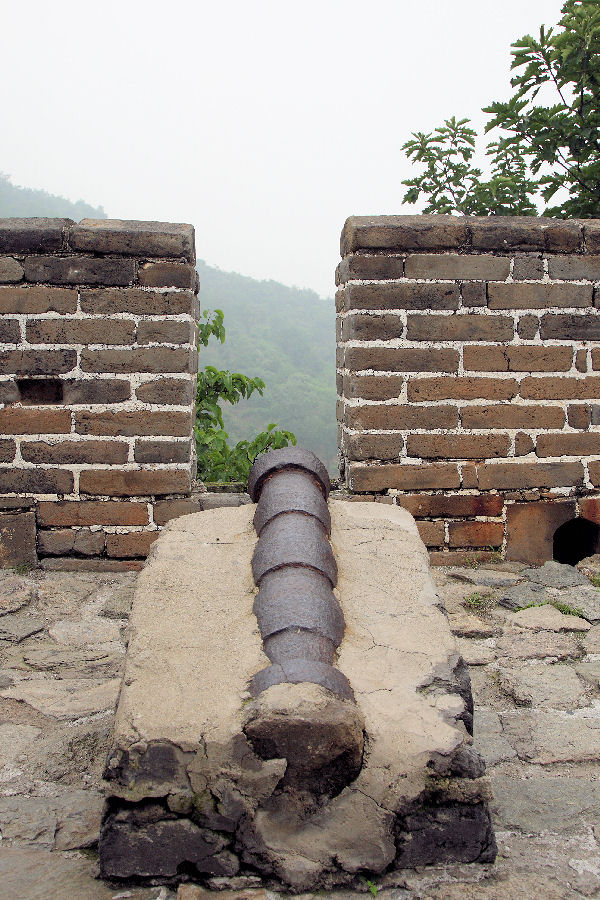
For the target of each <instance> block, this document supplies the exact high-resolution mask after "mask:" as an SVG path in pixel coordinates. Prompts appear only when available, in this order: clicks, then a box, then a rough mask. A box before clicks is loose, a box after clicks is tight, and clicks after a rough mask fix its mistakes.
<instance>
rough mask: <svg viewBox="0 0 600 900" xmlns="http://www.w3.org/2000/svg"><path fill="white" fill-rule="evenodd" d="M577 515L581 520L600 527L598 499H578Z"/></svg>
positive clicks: (599, 498) (599, 502)
mask: <svg viewBox="0 0 600 900" xmlns="http://www.w3.org/2000/svg"><path fill="white" fill-rule="evenodd" d="M579 515H580V516H581V518H582V519H588V521H590V522H595V523H596V525H600V497H580V499H579Z"/></svg>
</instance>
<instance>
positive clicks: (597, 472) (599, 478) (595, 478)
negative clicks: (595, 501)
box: [563, 460, 600, 487]
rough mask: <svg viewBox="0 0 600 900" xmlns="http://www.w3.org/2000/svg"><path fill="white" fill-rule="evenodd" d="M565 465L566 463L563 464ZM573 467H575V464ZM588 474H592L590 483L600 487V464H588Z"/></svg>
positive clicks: (594, 462) (596, 462)
mask: <svg viewBox="0 0 600 900" xmlns="http://www.w3.org/2000/svg"><path fill="white" fill-rule="evenodd" d="M563 465H565V463H563ZM572 465H575V463H573V464H572ZM588 472H589V473H590V481H591V482H592V484H593V485H595V486H596V487H598V486H599V485H600V462H598V460H595V461H593V462H590V463H588Z"/></svg>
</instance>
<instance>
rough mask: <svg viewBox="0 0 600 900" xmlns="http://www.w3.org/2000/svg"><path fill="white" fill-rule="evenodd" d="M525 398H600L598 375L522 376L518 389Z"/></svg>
mask: <svg viewBox="0 0 600 900" xmlns="http://www.w3.org/2000/svg"><path fill="white" fill-rule="evenodd" d="M519 393H520V394H521V397H524V398H526V399H527V400H590V399H597V398H600V377H599V376H591V377H589V378H534V377H533V376H530V377H529V378H524V379H523V380H522V381H521V386H520V389H519Z"/></svg>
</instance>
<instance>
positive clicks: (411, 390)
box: [407, 376, 519, 402]
mask: <svg viewBox="0 0 600 900" xmlns="http://www.w3.org/2000/svg"><path fill="white" fill-rule="evenodd" d="M518 389H519V386H518V384H517V382H516V381H515V379H514V378H479V377H476V376H459V377H458V378H444V377H443V376H442V377H438V378H411V379H410V380H409V382H408V388H407V391H408V399H409V400H411V401H417V402H418V401H424V400H478V399H481V400H511V399H512V398H513V397H515V396H516V395H517V392H518Z"/></svg>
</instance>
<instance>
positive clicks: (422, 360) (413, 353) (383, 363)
mask: <svg viewBox="0 0 600 900" xmlns="http://www.w3.org/2000/svg"><path fill="white" fill-rule="evenodd" d="M466 349H470V348H466ZM465 352H466V350H465ZM0 358H1V357H0ZM459 359H460V355H459V352H458V350H454V349H443V350H438V349H432V348H431V347H428V348H423V349H413V348H412V347H410V348H396V347H346V350H345V356H344V365H345V367H346V368H347V369H350V370H351V371H354V372H360V371H363V370H365V369H374V370H375V371H377V370H379V371H382V372H457V371H458V363H459ZM569 368H570V364H569Z"/></svg>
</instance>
